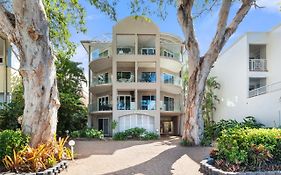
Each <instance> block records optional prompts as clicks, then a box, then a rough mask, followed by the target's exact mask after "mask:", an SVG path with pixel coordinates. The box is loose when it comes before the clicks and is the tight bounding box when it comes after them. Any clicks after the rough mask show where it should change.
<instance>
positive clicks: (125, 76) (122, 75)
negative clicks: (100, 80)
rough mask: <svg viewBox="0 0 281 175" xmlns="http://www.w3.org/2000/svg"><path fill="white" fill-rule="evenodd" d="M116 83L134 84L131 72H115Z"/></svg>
mask: <svg viewBox="0 0 281 175" xmlns="http://www.w3.org/2000/svg"><path fill="white" fill-rule="evenodd" d="M117 81H119V82H134V76H133V74H132V72H117Z"/></svg>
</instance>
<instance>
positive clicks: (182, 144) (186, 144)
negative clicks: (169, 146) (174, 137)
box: [180, 140, 193, 146]
mask: <svg viewBox="0 0 281 175" xmlns="http://www.w3.org/2000/svg"><path fill="white" fill-rule="evenodd" d="M180 145H181V146H193V143H191V142H189V141H188V140H181V141H180Z"/></svg>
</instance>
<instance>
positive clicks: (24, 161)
mask: <svg viewBox="0 0 281 175" xmlns="http://www.w3.org/2000/svg"><path fill="white" fill-rule="evenodd" d="M66 141H67V138H59V139H58V140H54V141H53V142H50V143H46V144H40V145H38V146H37V147H36V148H32V147H30V146H28V145H27V146H25V147H24V148H23V149H22V150H20V151H15V150H14V151H13V155H12V156H9V155H6V156H5V158H4V159H3V163H4V165H5V168H6V169H7V170H9V171H13V172H16V173H21V172H27V173H28V172H38V171H43V170H45V169H47V168H50V167H53V166H54V165H55V164H56V163H57V162H60V161H61V160H63V159H70V158H71V157H72V154H71V151H70V150H69V149H68V148H66V147H65V146H64V145H65V143H66Z"/></svg>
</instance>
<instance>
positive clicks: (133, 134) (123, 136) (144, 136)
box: [113, 127, 159, 140]
mask: <svg viewBox="0 0 281 175" xmlns="http://www.w3.org/2000/svg"><path fill="white" fill-rule="evenodd" d="M158 137H159V136H158V134H156V133H154V132H148V131H146V129H144V128H138V127H135V128H131V129H127V130H125V131H123V132H117V133H115V134H114V136H113V140H128V139H134V140H155V139H158Z"/></svg>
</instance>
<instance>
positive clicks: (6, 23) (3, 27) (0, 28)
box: [0, 4, 15, 41]
mask: <svg viewBox="0 0 281 175" xmlns="http://www.w3.org/2000/svg"><path fill="white" fill-rule="evenodd" d="M0 19H1V20H0V32H1V33H2V34H4V35H5V36H6V37H7V38H8V40H9V41H13V40H14V37H13V34H14V33H15V21H14V16H13V15H12V14H11V13H10V12H8V11H7V10H6V9H5V8H4V7H3V5H1V4H0Z"/></svg>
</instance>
